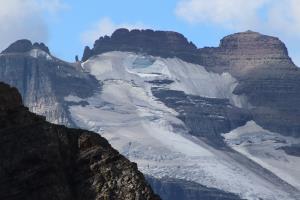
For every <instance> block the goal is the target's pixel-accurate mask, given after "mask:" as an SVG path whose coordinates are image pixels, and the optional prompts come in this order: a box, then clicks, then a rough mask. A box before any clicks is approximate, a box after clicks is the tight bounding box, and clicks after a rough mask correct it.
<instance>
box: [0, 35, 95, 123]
mask: <svg viewBox="0 0 300 200" xmlns="http://www.w3.org/2000/svg"><path fill="white" fill-rule="evenodd" d="M0 81H3V82H5V83H8V84H10V85H12V86H14V87H16V88H18V90H19V91H20V93H21V95H22V97H23V100H24V104H25V105H26V106H28V107H29V108H30V110H31V111H33V112H35V113H38V114H40V115H44V116H47V120H48V121H50V122H53V123H59V124H66V125H70V126H72V125H73V123H72V121H71V120H70V118H69V116H68V111H67V109H66V105H65V104H64V97H66V96H68V95H76V96H81V97H88V96H90V95H92V94H93V92H94V90H95V89H96V88H98V87H99V84H98V82H97V81H96V80H95V79H94V78H93V77H92V76H90V75H88V74H85V73H84V72H83V71H82V70H81V68H80V66H78V65H75V64H69V63H67V62H63V61H61V60H59V59H57V58H55V57H53V56H52V55H51V54H49V49H48V47H46V46H45V45H44V44H43V43H40V44H38V43H35V44H32V43H31V42H30V41H29V40H19V41H17V42H15V43H13V44H12V45H10V46H9V47H8V48H7V49H6V50H4V51H3V52H2V53H1V54H0Z"/></svg>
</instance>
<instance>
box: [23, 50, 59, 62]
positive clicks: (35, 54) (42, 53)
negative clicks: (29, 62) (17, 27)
mask: <svg viewBox="0 0 300 200" xmlns="http://www.w3.org/2000/svg"><path fill="white" fill-rule="evenodd" d="M29 55H30V56H31V57H34V58H40V57H42V58H46V59H47V60H52V59H53V58H52V56H50V55H49V54H48V53H46V52H45V51H43V50H40V49H32V50H30V51H29Z"/></svg>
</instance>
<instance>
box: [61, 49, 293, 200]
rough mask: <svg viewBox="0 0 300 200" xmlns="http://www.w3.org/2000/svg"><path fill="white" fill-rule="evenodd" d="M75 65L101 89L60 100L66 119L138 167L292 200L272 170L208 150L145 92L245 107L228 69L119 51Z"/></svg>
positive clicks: (174, 114) (245, 193)
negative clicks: (101, 138)
mask: <svg viewBox="0 0 300 200" xmlns="http://www.w3.org/2000/svg"><path fill="white" fill-rule="evenodd" d="M82 67H83V69H84V70H86V71H87V72H89V73H91V74H92V75H94V76H95V77H96V78H97V79H98V80H99V82H101V84H102V88H101V90H99V91H98V93H96V94H95V95H94V96H92V97H90V98H87V99H81V98H79V97H76V96H68V97H66V98H65V100H66V101H67V102H69V103H70V104H71V105H72V106H70V107H69V111H70V113H71V116H72V120H73V121H74V122H75V123H76V124H77V125H78V126H79V127H81V128H85V129H89V130H93V131H96V132H98V133H100V134H101V135H103V136H104V137H106V138H107V139H108V140H109V142H110V143H111V144H112V145H113V147H115V148H116V149H118V150H119V151H120V152H121V153H122V154H124V155H126V156H127V157H128V158H130V160H132V161H134V162H137V163H138V167H139V169H140V170H141V171H142V172H143V173H145V174H149V175H151V176H154V177H157V178H160V177H164V176H168V177H171V178H180V179H185V180H191V181H194V182H197V183H200V184H202V185H205V186H208V187H215V188H218V189H221V190H224V191H228V192H233V193H236V194H239V195H240V196H241V197H243V198H247V199H259V198H262V199H267V200H274V199H275V200H276V199H297V197H296V196H293V195H297V194H296V193H297V191H296V190H294V189H293V188H291V187H290V186H288V185H286V184H285V183H284V182H281V181H280V180H279V179H276V177H275V178H274V176H273V175H272V174H270V175H268V174H266V175H265V177H263V176H260V175H259V173H257V172H255V171H253V168H251V169H250V168H248V167H247V164H248V162H251V161H247V162H244V163H240V162H239V161H238V160H237V159H235V158H233V156H232V154H235V153H234V152H231V153H228V152H226V151H221V150H216V149H214V148H212V147H210V146H209V145H207V144H205V143H204V142H202V141H201V140H200V139H198V138H195V137H193V136H190V135H189V134H188V131H189V130H188V129H187V127H186V126H185V124H184V123H183V122H182V121H181V120H179V119H178V118H177V116H178V113H177V112H176V111H174V110H172V109H171V108H168V107H166V106H165V105H164V104H163V103H162V102H160V101H159V100H158V99H156V98H155V97H154V96H153V95H152V92H151V88H152V87H161V88H164V89H171V90H179V91H183V92H185V93H186V94H192V95H198V96H204V97H211V98H228V99H230V101H231V102H232V103H233V104H234V105H236V106H247V101H246V100H245V99H244V98H243V97H239V96H236V95H233V94H232V91H233V89H234V88H235V86H236V84H237V82H236V80H235V79H234V78H233V77H232V76H231V75H229V74H227V73H224V74H221V75H220V74H215V73H210V72H207V71H206V70H205V69H204V68H203V67H202V66H199V65H194V64H189V63H186V62H184V61H182V60H180V59H177V58H169V59H163V58H158V57H152V56H144V55H137V54H133V53H124V52H123V53H122V52H109V53H105V54H102V55H99V56H96V57H92V58H91V59H89V60H88V61H86V62H85V63H83V65H82ZM157 81H158V82H159V81H160V83H162V84H156V83H157ZM165 82H167V83H168V84H163V83H165ZM257 170H261V169H260V168H259V167H258V169H257Z"/></svg>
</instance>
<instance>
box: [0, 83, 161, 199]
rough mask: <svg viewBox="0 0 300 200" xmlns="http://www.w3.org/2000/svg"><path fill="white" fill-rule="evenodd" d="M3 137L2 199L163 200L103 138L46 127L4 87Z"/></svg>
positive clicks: (0, 90)
mask: <svg viewBox="0 0 300 200" xmlns="http://www.w3.org/2000/svg"><path fill="white" fill-rule="evenodd" d="M0 135H1V137H0V160H1V162H0V199H6V200H16V199H31V200H32V199H37V200H46V199H47V200H49V199H56V200H63V199H64V200H71V199H72V200H76V199H78V200H79V199H82V200H89V199H91V200H92V199H93V200H94V199H99V200H100V199H103V200H106V199H114V200H117V199H119V200H126V199H128V200H129V199H130V200H131V199H132V200H158V199H159V197H158V196H156V195H155V194H154V193H153V192H152V190H151V188H150V186H149V185H148V184H147V183H146V181H145V179H144V176H143V175H142V174H141V173H140V172H139V171H138V170H137V166H136V164H134V163H131V162H130V161H128V160H127V159H126V158H124V157H123V156H122V155H120V154H119V153H118V152H117V151H116V150H114V149H113V148H112V147H111V146H110V144H109V143H108V142H107V141H106V140H105V139H104V138H102V137H101V136H100V135H98V134H96V133H92V132H89V131H84V130H79V129H68V128H66V127H64V126H58V125H53V124H50V123H48V122H46V121H45V118H44V117H41V116H38V115H35V114H33V113H31V112H29V111H28V109H27V108H26V107H24V106H23V105H22V100H21V95H20V94H19V93H18V92H17V89H15V88H10V86H8V85H6V84H3V83H0Z"/></svg>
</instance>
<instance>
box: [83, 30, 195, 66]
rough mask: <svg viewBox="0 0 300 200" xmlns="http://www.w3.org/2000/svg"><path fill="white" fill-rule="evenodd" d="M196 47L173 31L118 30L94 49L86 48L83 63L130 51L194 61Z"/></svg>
mask: <svg viewBox="0 0 300 200" xmlns="http://www.w3.org/2000/svg"><path fill="white" fill-rule="evenodd" d="M196 50H197V48H196V46H195V45H194V44H193V43H191V42H188V40H187V39H186V38H185V37H184V36H183V35H181V34H179V33H176V32H171V31H153V30H132V31H129V30H127V29H118V30H116V31H115V32H114V33H113V34H112V36H111V37H108V36H105V37H101V38H100V39H99V40H97V41H96V42H95V44H94V48H93V49H90V48H89V47H86V48H85V50H84V54H83V57H82V61H86V60H87V59H88V58H90V57H91V56H93V55H98V54H101V53H104V52H108V51H128V52H136V53H145V54H149V55H154V56H161V57H179V58H181V57H182V58H187V59H188V58H189V59H191V60H192V59H193V55H194V54H195V53H196Z"/></svg>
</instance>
